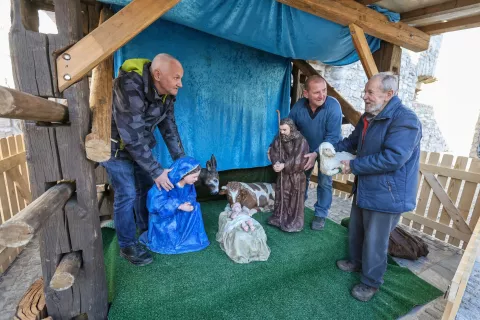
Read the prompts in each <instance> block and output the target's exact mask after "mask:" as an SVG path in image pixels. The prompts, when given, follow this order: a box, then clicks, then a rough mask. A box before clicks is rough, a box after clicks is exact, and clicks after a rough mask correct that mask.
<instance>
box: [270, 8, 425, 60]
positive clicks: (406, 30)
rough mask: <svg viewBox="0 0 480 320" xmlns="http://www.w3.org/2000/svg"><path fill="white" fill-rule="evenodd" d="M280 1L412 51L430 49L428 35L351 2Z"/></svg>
mask: <svg viewBox="0 0 480 320" xmlns="http://www.w3.org/2000/svg"><path fill="white" fill-rule="evenodd" d="M277 1H278V2H280V3H283V4H286V5H288V6H290V7H293V8H297V9H299V10H302V11H305V12H308V13H311V14H313V15H316V16H319V17H321V18H324V19H327V20H330V21H332V22H335V23H338V24H341V25H344V26H346V25H349V24H351V23H355V24H357V25H358V26H359V27H360V28H362V29H363V30H364V31H365V33H367V34H369V35H371V36H374V37H377V38H379V39H382V40H384V41H387V42H390V43H393V44H396V45H399V46H401V47H404V48H407V49H410V50H412V51H416V52H419V51H425V50H427V49H428V43H429V41H430V37H429V36H428V35H427V34H426V33H424V32H422V31H420V30H418V29H415V28H413V27H410V26H409V25H407V24H405V23H402V22H398V23H393V22H389V21H388V18H387V17H385V16H384V15H383V14H381V13H378V12H376V11H374V10H372V9H370V8H367V7H365V6H364V5H362V4H360V3H358V2H355V1H352V0H336V1H334V0H277Z"/></svg>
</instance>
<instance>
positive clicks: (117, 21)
mask: <svg viewBox="0 0 480 320" xmlns="http://www.w3.org/2000/svg"><path fill="white" fill-rule="evenodd" d="M179 1H180V0H133V1H132V2H130V3H129V4H128V5H127V6H125V7H124V8H123V9H122V10H120V11H119V12H117V13H116V14H115V15H114V16H113V17H112V18H110V19H108V21H106V22H105V23H103V24H102V25H100V26H99V27H98V28H96V29H95V30H94V31H93V32H91V33H90V34H88V35H86V36H85V37H84V38H82V39H81V40H80V41H78V42H77V43H76V44H74V45H73V46H71V47H70V48H68V49H67V50H66V51H64V52H63V53H62V54H60V55H59V56H58V57H57V59H56V70H57V81H58V88H59V90H60V91H63V90H65V89H66V88H68V87H69V86H70V85H72V84H73V83H75V82H76V81H78V80H80V79H81V78H82V77H83V76H85V75H86V74H87V73H88V72H89V71H90V70H92V69H93V68H94V67H95V66H96V65H98V64H99V63H100V62H101V61H103V60H104V59H105V58H106V57H108V56H109V55H111V54H112V53H113V52H114V51H115V50H117V49H119V48H120V47H121V46H122V45H124V44H125V43H126V42H128V41H129V40H130V39H132V38H133V37H134V36H136V35H137V34H138V33H140V32H141V31H142V30H144V29H145V28H146V27H148V26H149V25H150V24H152V23H153V22H154V21H155V20H157V19H158V18H159V17H160V16H162V15H163V14H164V13H165V12H167V11H168V10H169V9H171V8H172V7H174V6H175V5H176V4H177V3H178V2H179ZM277 1H278V2H281V3H284V4H286V5H289V6H292V7H295V8H297V9H300V10H303V11H305V12H308V13H312V14H314V15H317V16H320V17H322V18H325V19H328V20H330V21H333V22H335V23H339V24H342V25H350V24H352V23H355V24H356V25H358V27H360V28H362V29H363V30H364V31H365V32H366V33H368V34H371V35H372V36H375V37H378V38H380V39H382V40H385V41H387V42H391V43H393V44H396V45H399V46H402V47H405V48H408V49H411V50H414V51H424V50H426V49H427V48H428V44H429V40H430V36H429V35H428V34H426V33H425V32H423V31H420V30H418V29H416V28H413V27H410V26H408V25H407V24H405V23H402V22H399V23H393V22H390V21H388V19H387V17H385V16H384V15H383V14H381V13H378V12H376V11H375V10H372V9H369V8H368V7H365V6H364V5H362V4H360V3H358V2H355V1H351V0H340V1H333V0H277ZM86 48H88V50H89V51H90V54H89V55H88V56H85V55H84V54H83V53H84V52H85V50H86Z"/></svg>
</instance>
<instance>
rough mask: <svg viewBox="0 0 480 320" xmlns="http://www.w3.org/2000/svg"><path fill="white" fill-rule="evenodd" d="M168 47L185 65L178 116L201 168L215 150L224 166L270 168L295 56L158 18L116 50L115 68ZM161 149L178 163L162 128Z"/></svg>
mask: <svg viewBox="0 0 480 320" xmlns="http://www.w3.org/2000/svg"><path fill="white" fill-rule="evenodd" d="M160 52H166V53H169V54H172V55H173V56H175V57H176V58H177V59H179V61H181V63H182V65H183V67H184V71H185V74H184V77H183V88H182V89H180V91H179V94H178V96H177V101H176V103H175V117H176V120H177V125H178V128H179V132H180V136H181V139H182V142H183V144H184V147H185V151H186V153H187V154H188V155H190V156H193V157H195V158H196V159H198V160H200V161H201V163H202V166H205V162H206V161H207V160H208V159H210V156H211V155H212V153H213V154H215V156H216V158H217V163H218V170H228V169H237V168H251V167H259V166H265V165H268V164H269V162H268V159H267V156H266V151H267V148H268V146H269V144H270V142H271V141H272V140H273V137H274V136H275V134H276V133H277V131H278V129H277V115H276V109H280V110H281V113H282V116H287V115H288V111H289V101H290V78H291V63H290V60H289V59H286V58H283V57H279V56H276V55H273V54H270V53H267V52H264V51H260V50H256V49H254V48H250V47H247V46H244V45H241V44H238V43H234V42H231V41H228V40H224V39H221V38H218V37H214V36H212V35H209V34H206V33H203V32H200V31H196V30H193V29H191V28H187V27H184V26H181V25H179V24H176V23H172V22H168V21H164V20H158V21H156V22H155V23H154V24H153V25H151V26H150V27H148V28H147V29H146V30H144V31H143V32H142V33H140V34H139V35H138V36H136V37H135V38H134V39H132V40H131V41H130V42H129V43H127V44H126V45H125V46H124V47H122V48H121V49H120V50H118V51H117V52H116V53H115V59H114V61H115V70H117V71H118V69H119V67H120V66H121V64H122V63H123V61H125V60H126V59H129V58H148V59H153V57H154V56H155V55H156V54H157V53H160ZM156 138H157V141H158V145H157V146H156V147H155V149H154V153H155V155H156V156H157V158H158V160H159V161H160V163H161V164H162V165H164V166H167V165H170V163H171V162H172V160H171V158H170V155H169V153H168V151H167V148H166V146H165V144H164V142H163V139H162V138H161V135H160V134H159V132H158V130H157V132H156Z"/></svg>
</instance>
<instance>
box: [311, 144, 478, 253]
mask: <svg viewBox="0 0 480 320" xmlns="http://www.w3.org/2000/svg"><path fill="white" fill-rule="evenodd" d="M314 174H315V172H314ZM353 179H354V176H353V175H336V176H334V183H333V187H334V194H335V195H337V196H340V197H343V198H346V197H347V196H349V194H350V192H351V188H352V187H351V185H352V183H353ZM312 180H315V179H312ZM478 184H480V160H479V159H472V158H467V157H455V156H453V155H451V154H440V153H436V152H424V151H422V153H421V157H420V172H419V182H418V186H417V207H416V209H415V211H413V212H406V213H404V214H403V217H402V222H401V223H402V224H404V225H407V226H410V227H412V228H414V229H416V230H419V231H421V232H423V233H425V234H428V235H431V236H433V237H435V238H437V239H439V240H441V241H445V242H448V243H450V244H452V245H454V246H457V247H460V248H466V246H467V243H468V242H469V240H470V237H471V236H472V232H473V230H474V228H475V226H476V224H477V221H478V220H479V217H480V198H479V197H478V193H479V190H478V189H479V188H478Z"/></svg>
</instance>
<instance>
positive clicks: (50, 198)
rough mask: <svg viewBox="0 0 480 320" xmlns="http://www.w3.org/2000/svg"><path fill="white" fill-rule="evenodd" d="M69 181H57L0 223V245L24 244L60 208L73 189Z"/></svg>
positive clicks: (19, 245) (15, 245) (14, 246)
mask: <svg viewBox="0 0 480 320" xmlns="http://www.w3.org/2000/svg"><path fill="white" fill-rule="evenodd" d="M74 190H75V189H74V186H73V184H71V183H59V184H57V185H56V186H54V187H52V188H50V189H48V190H47V191H46V192H45V193H44V194H42V195H41V196H40V197H39V198H37V199H36V200H35V201H33V202H32V203H31V204H30V205H28V206H27V207H26V208H25V209H23V210H22V211H20V212H19V213H17V214H16V215H14V216H13V217H12V218H11V219H9V220H8V221H7V222H5V223H4V224H2V225H0V245H2V246H5V247H13V248H16V247H21V246H24V245H26V244H27V243H28V242H29V241H30V240H31V239H32V238H33V236H34V235H35V233H36V232H37V231H38V230H39V229H40V227H41V226H42V225H43V224H44V222H45V221H46V220H47V219H48V218H49V217H50V215H51V214H52V213H54V212H55V211H57V210H58V209H59V208H62V207H63V206H64V205H65V203H66V202H67V200H68V199H69V198H70V196H71V195H72V193H73V191H74Z"/></svg>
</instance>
